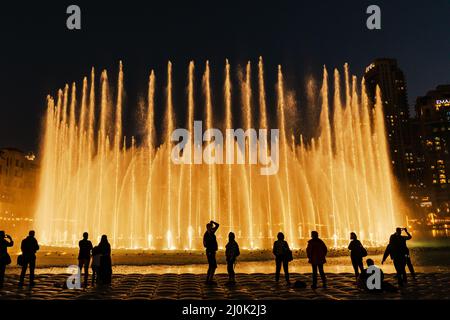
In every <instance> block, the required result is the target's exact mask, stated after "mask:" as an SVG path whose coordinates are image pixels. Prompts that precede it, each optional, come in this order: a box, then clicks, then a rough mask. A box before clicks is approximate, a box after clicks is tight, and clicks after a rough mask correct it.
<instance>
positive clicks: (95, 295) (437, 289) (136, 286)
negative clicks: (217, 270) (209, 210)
mask: <svg viewBox="0 0 450 320" xmlns="http://www.w3.org/2000/svg"><path fill="white" fill-rule="evenodd" d="M67 277H68V275H67V274H39V275H38V276H37V278H36V286H35V287H34V288H32V289H29V288H28V287H24V288H21V289H19V288H18V287H17V281H18V276H17V275H15V274H9V275H8V274H7V275H6V278H5V285H4V287H3V289H0V300H21V299H31V300H52V299H53V300H73V299H86V300H98V299H108V300H109V299H120V300H158V299H181V300H205V299H215V300H217V299H252V300H253V299H257V300H264V299H270V300H275V299H277V300H279V299H282V300H292V299H294V300H295V299H300V300H368V299H394V300H403V299H406V300H410V299H425V300H426V299H447V300H448V299H450V273H448V272H438V273H419V274H418V275H417V279H416V280H413V279H412V278H409V282H408V284H407V286H406V287H405V288H403V289H401V290H399V291H398V292H396V293H383V294H379V293H366V292H361V291H360V290H358V289H357V288H356V287H355V285H354V275H353V274H351V273H329V274H328V288H327V289H322V288H318V289H316V290H312V289H311V288H310V287H309V286H310V284H311V275H310V274H298V273H293V274H291V279H292V281H295V280H302V281H305V282H306V283H307V284H308V287H307V288H306V289H297V288H293V287H288V286H287V285H286V284H285V282H284V280H280V283H279V284H277V283H276V282H275V281H274V280H273V279H274V275H273V274H263V273H252V274H244V273H240V274H237V277H236V279H237V281H238V283H237V284H236V285H235V286H229V285H227V283H226V282H227V275H226V274H218V275H216V280H217V285H215V286H211V285H205V284H204V278H205V276H204V275H199V274H187V273H184V274H170V273H166V274H115V275H113V282H112V286H111V287H106V288H105V287H103V288H91V287H88V288H87V289H79V290H70V289H63V288H62V287H61V286H62V284H63V283H64V282H65V281H66V279H67ZM385 278H386V280H387V281H389V282H391V283H392V284H395V283H396V282H395V279H394V277H393V274H386V275H385ZM26 284H27V283H26ZM319 285H321V283H320V281H319Z"/></svg>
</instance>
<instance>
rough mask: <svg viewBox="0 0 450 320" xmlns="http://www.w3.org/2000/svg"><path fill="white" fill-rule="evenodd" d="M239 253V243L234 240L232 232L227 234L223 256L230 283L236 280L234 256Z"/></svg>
mask: <svg viewBox="0 0 450 320" xmlns="http://www.w3.org/2000/svg"><path fill="white" fill-rule="evenodd" d="M239 255H240V251H239V245H238V243H237V242H236V240H235V235H234V233H233V232H230V233H229V234H228V243H227V244H226V246H225V256H226V260H227V271H228V281H229V282H230V283H232V284H233V283H235V282H236V274H235V272H234V265H235V263H236V258H237V257H238V256H239Z"/></svg>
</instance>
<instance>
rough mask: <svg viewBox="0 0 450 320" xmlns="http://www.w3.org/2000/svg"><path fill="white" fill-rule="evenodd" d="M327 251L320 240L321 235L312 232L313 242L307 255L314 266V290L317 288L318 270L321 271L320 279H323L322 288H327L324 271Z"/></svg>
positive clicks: (309, 245)
mask: <svg viewBox="0 0 450 320" xmlns="http://www.w3.org/2000/svg"><path fill="white" fill-rule="evenodd" d="M327 251H328V249H327V246H326V245H325V243H324V242H323V241H322V240H321V239H319V233H318V232H317V231H311V240H309V241H308V246H307V247H306V255H307V256H308V262H309V263H311V266H312V277H313V284H312V286H311V288H313V289H316V288H317V269H318V270H319V273H320V278H321V279H322V287H323V288H326V287H327V278H326V276H325V272H324V271H323V265H324V263H326V262H327V261H326V259H325V256H326V255H327Z"/></svg>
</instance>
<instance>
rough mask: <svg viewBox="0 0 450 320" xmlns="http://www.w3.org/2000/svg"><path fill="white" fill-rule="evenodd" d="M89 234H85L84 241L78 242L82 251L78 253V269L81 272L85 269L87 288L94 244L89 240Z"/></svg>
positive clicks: (85, 284) (85, 285)
mask: <svg viewBox="0 0 450 320" xmlns="http://www.w3.org/2000/svg"><path fill="white" fill-rule="evenodd" d="M88 237H89V234H88V233H87V232H85V233H83V239H82V240H80V242H78V246H79V247H80V251H79V253H78V268H79V269H80V275H81V270H82V269H83V268H84V287H85V288H86V287H87V283H88V277H89V263H90V261H91V252H92V242H91V241H89V240H88Z"/></svg>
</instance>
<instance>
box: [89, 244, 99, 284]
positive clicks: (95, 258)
mask: <svg viewBox="0 0 450 320" xmlns="http://www.w3.org/2000/svg"><path fill="white" fill-rule="evenodd" d="M100 257H101V254H100V250H99V248H98V246H95V247H94V248H93V249H92V264H91V268H92V285H94V283H97V281H98V270H99V269H100Z"/></svg>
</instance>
